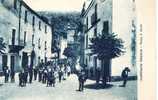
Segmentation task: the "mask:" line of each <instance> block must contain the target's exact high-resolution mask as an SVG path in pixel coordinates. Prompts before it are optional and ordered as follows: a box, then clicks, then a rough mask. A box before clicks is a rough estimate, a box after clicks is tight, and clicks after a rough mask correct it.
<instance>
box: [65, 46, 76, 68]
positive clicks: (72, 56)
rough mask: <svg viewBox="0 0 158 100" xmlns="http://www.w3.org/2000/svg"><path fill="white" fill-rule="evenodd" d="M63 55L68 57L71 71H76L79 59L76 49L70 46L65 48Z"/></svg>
mask: <svg viewBox="0 0 158 100" xmlns="http://www.w3.org/2000/svg"><path fill="white" fill-rule="evenodd" d="M63 55H65V56H66V57H67V59H68V64H69V65H70V66H71V70H72V71H76V68H75V65H76V61H77V57H78V54H77V51H76V49H74V48H73V46H68V47H67V48H65V50H64V53H63Z"/></svg>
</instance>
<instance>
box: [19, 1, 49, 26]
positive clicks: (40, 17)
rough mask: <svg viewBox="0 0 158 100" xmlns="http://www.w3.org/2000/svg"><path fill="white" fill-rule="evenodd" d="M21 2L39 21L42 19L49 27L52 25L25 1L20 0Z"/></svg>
mask: <svg viewBox="0 0 158 100" xmlns="http://www.w3.org/2000/svg"><path fill="white" fill-rule="evenodd" d="M20 2H21V3H22V5H23V6H25V7H26V8H27V9H28V10H29V11H30V12H31V13H33V14H35V15H36V16H37V17H38V18H39V19H41V20H42V21H43V22H45V23H46V24H47V25H50V26H51V24H50V23H49V22H48V21H46V18H45V17H44V16H40V15H39V14H37V13H36V12H35V11H34V10H33V9H32V8H31V7H29V6H28V5H27V4H26V3H25V2H24V1H23V0H20Z"/></svg>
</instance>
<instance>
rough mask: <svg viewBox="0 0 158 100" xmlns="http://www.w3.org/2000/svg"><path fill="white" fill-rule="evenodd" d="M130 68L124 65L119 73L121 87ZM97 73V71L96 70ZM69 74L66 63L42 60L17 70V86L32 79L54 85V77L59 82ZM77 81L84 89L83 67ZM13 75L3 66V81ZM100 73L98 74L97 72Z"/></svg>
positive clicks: (81, 89)
mask: <svg viewBox="0 0 158 100" xmlns="http://www.w3.org/2000/svg"><path fill="white" fill-rule="evenodd" d="M129 72H130V69H129V68H128V67H125V68H124V70H123V71H122V73H121V77H122V79H123V84H122V85H121V87H126V83H127V80H128V73H129ZM98 73H99V72H98ZM98 73H96V76H95V77H96V83H97V84H98V83H99V81H100V78H98V77H100V76H98ZM70 74H71V68H70V66H68V65H64V64H61V65H57V66H55V65H53V66H52V65H51V64H45V63H44V62H43V60H41V63H40V64H39V65H38V66H36V67H35V68H31V67H26V68H23V70H22V71H20V72H19V75H18V76H19V86H21V87H24V86H26V84H27V83H32V81H33V80H34V81H36V80H37V79H38V81H39V82H42V83H43V84H46V86H53V87H55V83H56V79H57V78H58V80H59V83H60V82H61V80H66V77H69V76H70ZM76 74H77V76H78V81H79V89H78V90H79V91H83V90H84V83H85V82H86V80H87V79H88V78H89V77H88V72H87V71H86V70H85V69H81V70H78V71H77V73H76ZM14 75H15V73H14V74H13V73H11V72H10V70H9V69H8V67H4V76H5V80H4V81H5V83H7V82H8V81H9V78H11V82H14V81H15V80H14ZM99 75H100V74H99Z"/></svg>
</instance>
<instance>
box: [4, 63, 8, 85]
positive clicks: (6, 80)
mask: <svg viewBox="0 0 158 100" xmlns="http://www.w3.org/2000/svg"><path fill="white" fill-rule="evenodd" d="M4 77H5V79H4V82H5V83H8V80H9V69H8V66H6V67H5V68H4Z"/></svg>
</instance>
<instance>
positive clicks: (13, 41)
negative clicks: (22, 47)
mask: <svg viewBox="0 0 158 100" xmlns="http://www.w3.org/2000/svg"><path fill="white" fill-rule="evenodd" d="M15 33H16V30H15V29H13V30H12V45H15Z"/></svg>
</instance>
